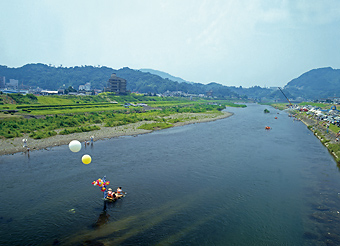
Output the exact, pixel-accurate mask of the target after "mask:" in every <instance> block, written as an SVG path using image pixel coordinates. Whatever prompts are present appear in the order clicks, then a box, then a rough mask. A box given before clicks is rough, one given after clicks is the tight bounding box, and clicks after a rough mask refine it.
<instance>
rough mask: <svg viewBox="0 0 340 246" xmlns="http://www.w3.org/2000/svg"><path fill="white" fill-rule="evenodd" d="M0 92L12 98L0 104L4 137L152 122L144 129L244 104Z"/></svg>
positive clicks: (160, 126)
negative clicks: (183, 115) (185, 115)
mask: <svg viewBox="0 0 340 246" xmlns="http://www.w3.org/2000/svg"><path fill="white" fill-rule="evenodd" d="M1 96H2V98H3V100H2V101H3V102H4V101H6V102H8V101H11V100H12V101H13V100H14V101H15V103H11V104H9V103H6V104H2V105H0V110H1V111H2V112H1V113H0V125H1V129H0V136H1V137H3V138H14V137H21V136H23V134H29V136H30V137H32V138H35V139H40V138H46V137H50V136H54V135H56V134H62V135H65V134H72V133H74V132H87V131H93V130H98V129H100V127H103V126H105V127H114V126H120V125H126V124H129V123H135V122H139V121H152V122H155V123H152V124H153V125H150V124H149V125H143V126H142V128H144V129H149V128H152V129H155V128H166V127H170V126H171V124H173V123H175V122H178V121H183V120H185V119H171V118H168V116H169V115H172V114H176V113H203V112H219V111H221V110H222V109H224V108H225V107H226V106H235V107H244V106H245V105H239V104H234V103H233V102H231V101H227V100H204V99H196V100H195V101H194V100H189V99H187V98H181V97H178V98H171V97H169V98H160V97H151V96H143V95H128V96H116V95H112V94H108V93H103V94H100V95H98V96H38V97H35V96H33V95H32V96H31V95H29V96H22V95H11V96H10V98H9V96H6V97H7V98H5V97H4V95H1ZM127 103H130V104H135V105H137V104H138V103H144V104H147V105H148V106H147V107H142V106H127V105H126V104H127ZM8 110H15V112H14V111H8Z"/></svg>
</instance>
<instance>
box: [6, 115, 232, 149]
mask: <svg viewBox="0 0 340 246" xmlns="http://www.w3.org/2000/svg"><path fill="white" fill-rule="evenodd" d="M222 113H223V114H220V113H181V114H174V115H171V116H169V117H170V118H181V119H185V121H181V122H177V123H174V124H173V127H177V126H183V125H187V124H193V123H201V122H208V121H214V120H218V119H222V118H227V117H229V116H231V115H232V113H228V112H222ZM145 123H147V122H145V121H143V122H137V123H132V124H128V125H123V126H117V127H104V126H100V128H101V129H100V130H96V131H91V132H82V133H73V134H69V135H56V136H53V137H49V138H44V139H33V138H30V137H29V136H28V134H25V135H24V136H23V137H20V138H12V139H3V138H1V139H0V155H7V154H14V153H17V152H26V151H27V148H26V147H24V146H23V145H24V143H23V139H27V146H28V147H29V149H30V152H31V151H34V150H38V149H44V148H50V147H54V146H59V145H66V144H68V143H69V142H70V141H71V140H74V139H77V140H78V141H80V142H85V140H87V141H89V140H90V136H94V141H96V140H99V139H108V138H114V137H120V136H131V135H139V134H145V133H149V132H152V131H151V130H144V129H138V127H139V126H141V125H143V124H145ZM150 123H151V122H150Z"/></svg>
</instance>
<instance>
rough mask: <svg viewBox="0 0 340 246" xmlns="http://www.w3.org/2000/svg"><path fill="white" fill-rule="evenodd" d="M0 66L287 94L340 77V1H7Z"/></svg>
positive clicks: (1, 19)
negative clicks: (323, 70) (319, 76)
mask: <svg viewBox="0 0 340 246" xmlns="http://www.w3.org/2000/svg"><path fill="white" fill-rule="evenodd" d="M0 9H1V14H0V23H1V24H0V65H5V66H8V67H21V66H23V65H25V64H28V63H44V64H51V65H54V66H60V65H62V66H64V67H73V66H82V65H93V66H107V67H111V68H113V69H120V68H122V67H129V68H131V69H141V68H150V69H155V70H159V71H163V72H166V73H169V74H171V75H173V76H177V77H181V78H182V79H185V80H187V81H192V82H197V83H203V84H207V83H210V82H216V83H220V84H223V85H227V86H243V87H251V86H261V87H271V86H284V85H286V84H287V83H288V82H289V81H291V80H292V79H294V78H296V77H298V76H300V75H302V74H303V73H305V72H307V71H309V70H312V69H315V68H320V67H332V68H334V69H339V68H340V1H339V0H144V1H142V0H82V1H80V0H2V1H0Z"/></svg>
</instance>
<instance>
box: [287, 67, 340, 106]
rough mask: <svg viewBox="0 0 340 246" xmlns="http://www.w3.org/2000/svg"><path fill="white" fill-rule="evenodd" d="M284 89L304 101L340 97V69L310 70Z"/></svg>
mask: <svg viewBox="0 0 340 246" xmlns="http://www.w3.org/2000/svg"><path fill="white" fill-rule="evenodd" d="M284 88H285V90H287V91H289V92H290V93H291V94H292V95H293V96H295V97H302V98H304V99H321V98H328V97H340V69H333V68H331V67H325V68H318V69H313V70H310V71H308V72H306V73H304V74H302V75H301V76H299V77H298V78H295V79H293V80H291V81H290V82H288V84H287V85H286V86H285V87H284Z"/></svg>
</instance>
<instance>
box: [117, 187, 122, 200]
mask: <svg viewBox="0 0 340 246" xmlns="http://www.w3.org/2000/svg"><path fill="white" fill-rule="evenodd" d="M116 196H117V197H118V198H120V197H122V196H123V191H122V187H118V188H117V192H116Z"/></svg>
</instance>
